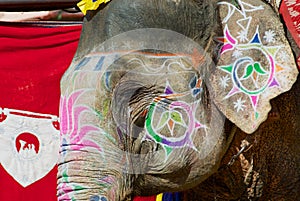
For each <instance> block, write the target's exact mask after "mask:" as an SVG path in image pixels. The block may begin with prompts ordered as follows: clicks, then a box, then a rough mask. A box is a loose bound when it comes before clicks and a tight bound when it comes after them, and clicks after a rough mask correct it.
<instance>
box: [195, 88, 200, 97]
mask: <svg viewBox="0 0 300 201" xmlns="http://www.w3.org/2000/svg"><path fill="white" fill-rule="evenodd" d="M201 92H202V88H196V89H194V90H193V96H196V95H198V94H199V93H201Z"/></svg>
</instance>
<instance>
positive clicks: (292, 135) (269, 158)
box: [58, 0, 300, 200]
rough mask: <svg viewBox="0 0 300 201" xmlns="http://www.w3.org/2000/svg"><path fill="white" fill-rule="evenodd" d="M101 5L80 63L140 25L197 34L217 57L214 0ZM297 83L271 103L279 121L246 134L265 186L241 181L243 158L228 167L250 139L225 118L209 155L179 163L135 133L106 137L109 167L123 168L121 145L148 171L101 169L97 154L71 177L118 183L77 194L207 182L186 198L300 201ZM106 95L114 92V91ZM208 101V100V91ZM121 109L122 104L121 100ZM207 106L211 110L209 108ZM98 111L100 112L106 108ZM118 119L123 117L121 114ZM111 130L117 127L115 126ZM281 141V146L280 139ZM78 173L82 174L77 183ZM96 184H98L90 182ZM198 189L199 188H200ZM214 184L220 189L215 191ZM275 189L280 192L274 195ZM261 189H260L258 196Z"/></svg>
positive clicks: (118, 195) (122, 0)
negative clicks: (138, 157)
mask: <svg viewBox="0 0 300 201" xmlns="http://www.w3.org/2000/svg"><path fill="white" fill-rule="evenodd" d="M99 10H100V11H97V12H91V13H89V16H88V18H90V20H86V21H85V22H84V25H83V31H82V35H81V39H80V44H79V48H78V51H77V53H76V56H75V58H74V61H73V62H74V63H75V62H76V61H78V60H79V59H80V58H82V57H83V56H84V55H85V54H87V53H88V52H89V51H90V50H92V49H94V48H95V47H97V46H98V45H99V44H101V43H102V42H104V41H105V40H107V39H109V38H111V37H113V36H116V35H118V34H121V33H123V32H126V31H130V30H134V29H139V28H162V29H168V30H173V31H176V32H178V33H181V34H183V35H185V36H187V37H189V38H192V39H193V40H194V41H195V42H197V43H198V44H199V45H200V46H202V47H203V48H204V49H205V50H206V51H207V52H208V53H209V54H210V56H211V57H212V58H214V50H215V46H214V43H211V41H210V40H211V36H215V35H220V33H222V30H221V27H220V26H219V25H220V20H219V17H218V13H217V6H216V2H215V1H212V0H204V1H196V0H193V1H192V0H189V1H188V0H187V1H181V3H180V4H178V6H177V5H176V4H175V3H174V2H173V1H167V0H151V1H144V0H135V1H132V0H113V1H112V2H111V3H109V4H108V5H107V6H105V7H104V8H103V9H99ZM91 39H92V40H91ZM208 44H209V46H208ZM214 59H216V58H214ZM116 77H117V78H119V79H115V80H114V81H112V82H113V84H112V85H113V86H114V87H115V88H118V87H119V90H121V89H122V85H120V83H118V81H119V80H121V81H122V79H121V78H122V75H119V74H118V75H116ZM132 79H133V78H132ZM174 79H175V78H174ZM123 81H124V80H123ZM139 81H140V80H139ZM182 85H188V81H185V80H182ZM130 86H131V85H125V86H123V87H124V89H128V88H129V89H130ZM299 88H300V87H299V81H298V82H297V83H296V84H295V86H294V88H293V89H292V90H291V92H288V93H286V94H284V95H282V96H280V97H278V98H276V99H275V100H274V101H273V102H272V105H274V106H275V107H274V108H276V109H278V110H279V113H280V115H281V118H280V120H275V121H272V120H271V121H270V122H269V121H266V122H265V123H264V124H263V125H262V126H261V127H260V128H259V130H258V131H256V132H255V133H254V134H253V135H252V136H251V137H248V138H249V139H248V138H247V140H248V141H250V142H251V143H254V145H253V146H254V147H253V148H252V149H251V150H250V151H248V152H247V154H248V155H247V154H246V157H248V158H247V159H248V162H249V161H251V159H252V158H254V163H255V167H254V168H252V169H255V172H259V174H260V179H261V182H260V183H259V182H257V181H255V180H254V179H253V177H254V176H253V177H251V176H249V178H250V177H251V178H252V179H250V180H251V181H250V182H248V183H247V182H244V181H243V178H246V176H245V174H244V173H243V170H244V169H243V170H242V169H241V167H242V166H241V165H240V162H241V163H242V160H241V161H237V162H235V163H234V164H233V166H230V167H228V166H227V165H226V164H227V163H228V162H229V160H230V159H231V157H232V156H233V155H234V154H236V153H237V150H236V149H237V148H238V149H239V148H240V142H241V140H243V139H245V138H246V134H245V133H243V132H242V131H240V130H239V129H237V128H236V126H235V125H233V124H232V123H231V122H230V121H228V120H226V121H225V124H224V132H223V133H222V134H221V135H219V136H218V139H217V143H216V144H215V146H214V147H213V149H212V152H211V154H209V155H207V156H206V157H205V158H202V159H199V158H197V153H196V152H195V151H194V150H191V149H184V150H180V152H178V153H176V152H175V153H173V155H172V156H170V158H171V159H172V158H173V159H174V160H171V159H170V160H168V161H167V162H166V163H163V162H162V161H161V160H159V158H160V155H161V154H163V153H164V150H163V149H160V148H159V147H157V146H156V145H155V144H154V143H153V142H143V143H140V142H139V141H138V140H136V138H133V137H132V134H130V135H131V137H129V135H128V134H127V135H124V140H123V141H119V143H124V144H121V145H120V144H113V143H109V142H106V145H105V147H104V150H109V151H108V154H107V155H109V154H111V161H110V165H109V166H116V167H117V166H118V164H120V158H119V156H115V157H114V149H118V150H119V149H121V150H123V151H126V152H129V153H136V154H139V153H143V154H146V156H147V157H149V160H148V162H149V164H144V163H143V164H141V166H144V167H148V166H149V167H148V168H149V169H150V171H149V172H148V173H145V174H136V175H135V174H126V173H123V172H117V171H116V169H118V168H116V169H115V170H109V169H105V170H103V169H99V168H98V169H97V167H96V168H95V167H94V165H93V164H95V163H101V160H100V161H97V159H96V158H93V157H92V160H94V161H92V162H91V163H90V164H91V165H90V166H87V167H86V170H78V171H77V172H76V171H75V172H73V173H69V174H68V176H69V177H70V178H71V180H72V177H73V178H74V181H76V182H77V183H78V184H81V185H89V184H90V183H93V182H94V183H96V182H95V180H96V179H95V178H102V177H103V176H106V175H110V176H112V177H113V178H114V181H113V182H111V183H110V187H108V188H105V189H101V186H98V189H95V188H94V187H91V188H93V189H85V190H83V191H80V190H78V191H75V193H76V194H77V195H78V196H77V198H78V200H89V199H91V198H92V197H93V196H95V195H101V196H104V197H106V198H107V199H108V200H131V199H132V196H133V195H153V194H157V193H160V192H166V191H184V190H187V189H190V188H192V187H195V186H197V185H198V184H200V183H201V182H202V184H200V186H198V187H196V188H194V189H195V190H190V191H188V192H187V193H186V194H187V195H188V196H189V198H188V199H187V200H213V199H216V198H217V199H219V198H220V199H222V200H229V199H242V198H245V199H249V198H259V197H261V196H262V195H263V198H265V199H264V200H266V199H271V198H275V199H276V198H286V197H285V196H284V195H283V194H286V192H289V193H288V194H287V196H288V198H286V200H296V199H297V191H295V190H292V188H298V189H299V168H297V167H299V156H298V155H299V154H295V153H299V149H297V148H296V147H297V146H296V144H297V143H299V138H298V137H296V136H297V135H299V124H298V123H297V122H299V121H300V117H299V114H300V111H299V108H300V106H299V99H298V101H297V99H295V98H294V97H296V96H298V97H299V94H300V91H299ZM131 90H136V88H134V86H133V87H132V89H131ZM155 90H156V91H155V92H154V93H153V94H152V95H150V100H151V99H153V98H154V97H155V96H156V95H157V94H160V93H162V91H160V89H155ZM116 93H117V89H116V90H114V92H113V94H112V96H115V94H116ZM139 93H140V94H137V95H138V96H139V97H142V96H143V95H145V94H147V93H148V95H149V94H150V91H147V89H145V90H144V91H141V92H139ZM106 95H109V93H107V94H106ZM145 96H146V95H145ZM203 98H207V95H205V93H204V96H203ZM150 100H146V101H145V104H144V105H145V106H143V107H146V106H147V104H150ZM140 101H141V100H140ZM282 101H283V102H285V103H286V102H288V103H290V104H286V105H288V106H286V107H285V108H281V107H280V104H281V102H282ZM99 102H101V101H99ZM112 102H113V100H112ZM112 104H113V103H112ZM207 104H208V105H210V104H211V103H210V102H209V101H208V103H207ZM142 105H143V104H142ZM276 106H277V107H276ZM289 106H290V107H289ZM100 107H101V106H100ZM112 107H113V106H112ZM119 107H122V104H120V105H119ZM139 107H140V105H139ZM206 107H207V108H209V106H206ZM133 108H134V106H133ZM134 109H136V110H137V109H139V108H138V106H136V108H134ZM99 110H100V111H101V109H99ZM119 110H120V111H122V108H119ZM276 112H278V111H276ZM107 118H108V120H107V121H112V116H108V117H107ZM109 118H110V119H109ZM120 118H121V119H122V117H120ZM129 118H132V119H130V121H134V120H133V117H129ZM222 118H224V116H222V115H221V117H220V121H222ZM288 119H290V120H288ZM291 119H292V120H291ZM283 125H284V126H283ZM103 127H104V129H106V128H105V125H103ZM110 129H111V130H115V132H116V127H114V128H110ZM199 132H200V131H199ZM233 134H235V137H234V140H233V143H232V144H230V143H231V142H232V137H233ZM199 135H201V133H199ZM112 136H114V137H115V138H117V134H112ZM282 141H283V143H282V144H281V142H282ZM137 144H138V145H137ZM278 147H280V148H278ZM298 147H299V146H298ZM289 148H290V149H289ZM154 151H156V152H155V154H156V155H151V154H149V153H151V152H154ZM226 151H227V152H226ZM70 153H71V151H70ZM147 154H148V155H147ZM178 154H180V155H181V156H183V157H182V158H183V159H181V160H175V159H176V158H177V156H178ZM128 160H131V159H128ZM155 160H158V161H160V163H158V164H157V163H154V162H151V161H155ZM245 160H246V159H244V161H245ZM132 161H134V160H132ZM65 163H69V164H70V167H76V160H75V161H74V160H69V161H63V163H62V164H60V165H59V176H58V183H63V182H62V180H61V175H62V174H63V170H64V164H65ZM72 164H73V166H72ZM100 167H101V166H100ZM151 168H152V169H151ZM228 168H229V169H230V168H232V170H229V171H228ZM74 169H75V168H74ZM112 169H114V168H112ZM224 169H225V170H224ZM249 169H250V168H249V166H248V169H247V170H245V171H249V173H253V172H254V171H252V170H249ZM278 171H280V172H278ZM90 172H91V174H90ZM93 172H94V173H93ZM78 175H79V177H78ZM211 175H212V176H211ZM250 175H253V174H250ZM233 176H234V177H233ZM77 177H78V178H81V179H79V181H78V179H77ZM285 177H286V178H290V179H291V183H290V184H289V183H288V181H285V180H284V179H285ZM255 182H256V183H255ZM261 183H263V185H262V184H261ZM218 185H221V186H218ZM269 185H270V186H269ZM289 185H290V186H289ZM90 186H93V185H92V184H91V185H90ZM95 186H97V184H95ZM257 186H258V187H257ZM197 188H200V189H201V190H200V191H198V190H197ZM247 188H248V189H247ZM214 189H217V190H216V191H217V192H216V191H215V190H214ZM251 189H252V190H254V191H255V192H254V193H252V194H251V193H249V192H251ZM255 189H256V190H255ZM270 189H271V190H270ZM276 190H277V191H278V194H279V195H278V194H277V193H276V192H275V191H276ZM258 191H259V192H260V193H257V192H258ZM228 192H229V193H228ZM261 192H263V193H261ZM264 192H265V194H264ZM193 196H194V197H193ZM201 197H202V198H203V199H202V198H201ZM290 198H292V199H290ZM293 198H295V199H293ZM91 200H92V199H91Z"/></svg>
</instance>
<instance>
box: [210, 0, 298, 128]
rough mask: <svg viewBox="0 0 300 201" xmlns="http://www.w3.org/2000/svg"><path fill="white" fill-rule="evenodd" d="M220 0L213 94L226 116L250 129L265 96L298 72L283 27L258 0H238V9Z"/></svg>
mask: <svg viewBox="0 0 300 201" xmlns="http://www.w3.org/2000/svg"><path fill="white" fill-rule="evenodd" d="M219 4H220V16H221V18H222V20H223V21H222V25H223V36H221V37H220V38H218V39H219V40H220V41H221V42H222V48H221V51H220V60H219V62H218V65H217V68H216V72H215V73H214V75H213V76H212V79H211V80H212V92H213V94H214V100H215V102H216V105H218V107H219V108H220V110H221V111H222V112H223V113H224V114H225V115H226V117H227V118H228V119H230V120H231V121H232V122H234V123H235V124H236V125H237V126H238V127H240V128H241V129H242V130H243V131H245V132H247V133H253V132H254V131H255V130H256V129H257V128H258V127H259V125H260V124H261V123H262V122H263V121H265V120H266V119H267V117H268V112H269V111H270V110H271V105H270V99H272V98H274V97H276V96H278V95H279V94H281V93H283V92H285V91H287V90H289V89H290V88H291V86H292V85H293V83H294V82H295V81H296V77H297V74H298V71H297V68H296V64H295V61H294V57H293V54H292V52H291V49H290V46H289V43H288V42H287V39H286V38H285V33H284V28H283V26H282V24H281V22H280V20H279V18H278V16H277V15H276V14H275V13H274V11H273V10H272V9H271V8H270V7H269V6H268V5H266V4H264V3H262V2H261V1H258V0H256V1H250V0H243V1H242V0H241V1H239V4H240V9H237V8H236V7H235V6H234V5H232V4H230V3H226V2H221V3H219Z"/></svg>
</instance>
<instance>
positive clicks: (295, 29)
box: [279, 0, 300, 69]
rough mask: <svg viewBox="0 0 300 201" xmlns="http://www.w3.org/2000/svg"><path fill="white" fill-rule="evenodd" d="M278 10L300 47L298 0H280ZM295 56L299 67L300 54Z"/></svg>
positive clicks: (299, 2)
mask: <svg viewBox="0 0 300 201" xmlns="http://www.w3.org/2000/svg"><path fill="white" fill-rule="evenodd" d="M279 12H280V14H281V15H282V17H283V20H284V22H285V24H286V26H287V28H288V29H289V31H290V33H291V35H292V36H293V38H294V40H295V42H296V44H297V45H298V47H299V48H300V0H294V1H288V0H282V2H281V5H280V9H279ZM296 56H297V64H298V68H299V69H300V55H296Z"/></svg>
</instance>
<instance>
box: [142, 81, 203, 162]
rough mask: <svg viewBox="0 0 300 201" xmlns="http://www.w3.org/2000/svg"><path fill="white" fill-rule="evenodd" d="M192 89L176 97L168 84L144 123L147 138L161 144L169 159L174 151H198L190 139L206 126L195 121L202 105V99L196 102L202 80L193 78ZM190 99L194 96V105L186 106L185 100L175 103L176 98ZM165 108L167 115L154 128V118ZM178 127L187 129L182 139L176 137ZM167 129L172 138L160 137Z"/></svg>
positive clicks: (152, 106) (161, 115)
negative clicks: (186, 148)
mask: <svg viewBox="0 0 300 201" xmlns="http://www.w3.org/2000/svg"><path fill="white" fill-rule="evenodd" d="M189 87H190V89H191V91H190V92H187V93H177V92H175V91H174V90H173V89H172V87H171V86H170V84H169V82H167V84H166V87H165V90H164V94H162V95H160V96H158V97H156V98H154V100H153V102H152V103H151V104H150V107H149V109H148V113H147V116H146V121H145V128H146V131H147V136H146V138H150V139H152V140H154V141H155V142H156V143H159V144H161V145H162V146H163V148H164V149H165V151H166V154H167V156H168V155H169V154H170V153H171V152H172V150H173V149H174V148H182V147H190V148H192V149H194V150H196V151H198V150H197V148H196V147H195V145H194V143H193V141H192V138H191V136H192V135H193V134H194V133H195V131H196V130H197V129H199V128H205V125H204V124H202V123H200V122H199V121H198V120H197V119H196V113H195V112H196V110H197V107H198V105H200V104H199V102H200V101H201V99H200V98H198V99H197V98H196V97H197V95H198V94H200V93H201V92H202V91H203V89H202V79H201V78H197V76H194V77H193V78H192V80H191V82H190V86H189ZM188 95H189V96H190V95H192V97H194V99H195V101H194V102H192V103H187V102H185V101H183V100H174V99H175V98H176V99H178V98H180V97H183V96H188ZM166 102H167V104H166ZM162 105H163V106H162ZM162 108H164V111H163V112H162V113H161V114H160V119H159V121H158V123H157V124H156V125H154V118H156V117H155V114H156V113H159V112H160V110H161V109H162ZM183 116H187V120H188V121H187V122H186V121H185V120H184V118H183ZM175 125H178V126H180V127H182V128H184V133H183V135H182V136H179V137H175V136H176V135H175V134H174V127H175ZM165 127H166V128H167V129H168V131H169V133H170V137H168V136H165V135H162V134H160V132H161V130H162V129H163V128H165ZM177 131H178V129H177Z"/></svg>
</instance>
